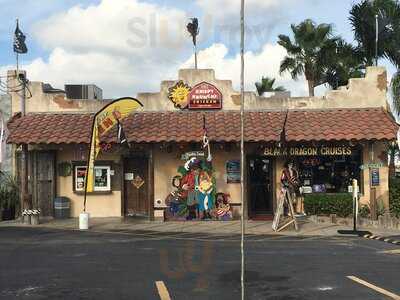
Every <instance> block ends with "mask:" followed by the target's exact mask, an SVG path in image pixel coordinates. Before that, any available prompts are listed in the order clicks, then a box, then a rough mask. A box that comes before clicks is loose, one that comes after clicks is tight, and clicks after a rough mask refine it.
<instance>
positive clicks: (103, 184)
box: [74, 166, 111, 192]
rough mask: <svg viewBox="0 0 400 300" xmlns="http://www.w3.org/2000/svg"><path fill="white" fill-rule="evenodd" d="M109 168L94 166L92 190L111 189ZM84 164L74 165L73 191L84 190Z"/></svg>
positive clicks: (102, 190) (104, 190) (103, 190)
mask: <svg viewBox="0 0 400 300" xmlns="http://www.w3.org/2000/svg"><path fill="white" fill-rule="evenodd" d="M110 171H111V168H110V167H109V166H95V167H94V189H93V190H94V191H95V192H107V191H111V177H110V173H111V172H110ZM85 175H86V166H75V186H74V188H75V191H77V192H83V191H84V190H85Z"/></svg>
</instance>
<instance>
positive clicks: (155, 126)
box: [8, 108, 398, 144]
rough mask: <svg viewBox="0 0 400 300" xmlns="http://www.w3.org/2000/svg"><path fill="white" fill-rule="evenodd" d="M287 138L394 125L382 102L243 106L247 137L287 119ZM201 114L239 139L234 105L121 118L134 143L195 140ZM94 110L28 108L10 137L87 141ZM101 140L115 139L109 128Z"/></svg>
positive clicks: (380, 132)
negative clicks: (320, 107)
mask: <svg viewBox="0 0 400 300" xmlns="http://www.w3.org/2000/svg"><path fill="white" fill-rule="evenodd" d="M286 114H287V121H286V124H285V133H286V138H285V139H286V141H288V142H291V141H296V142H300V141H305V142H308V141H345V140H352V141H362V140H393V139H395V138H396V133H397V130H398V126H397V125H396V123H395V121H394V120H393V118H392V117H391V116H390V115H389V114H388V113H387V112H386V111H385V110H384V109H383V108H363V109H326V110H290V111H265V110H263V111H246V112H245V141H246V142H276V141H279V140H280V133H281V131H282V129H283V126H284V123H285V117H286ZM203 116H205V120H206V127H207V130H208V136H209V139H210V140H211V141H213V142H238V141H240V112H238V111H217V112H211V111H207V112H200V111H180V112H137V113H134V114H132V115H131V116H129V117H128V118H126V119H125V120H124V121H123V127H124V131H125V134H126V136H127V138H128V140H129V142H132V143H157V142H199V141H200V140H201V138H202V135H203ZM92 118H93V114H86V113H82V114H78V113H75V114H72V113H71V114H67V113H31V114H27V115H26V116H24V117H19V118H18V117H15V118H13V119H12V120H11V121H10V122H9V124H8V127H9V131H10V134H9V137H8V143H13V144H79V143H89V140H90V129H91V123H92ZM104 141H105V142H115V141H116V131H115V130H114V131H110V132H109V134H108V135H107V136H106V137H105V138H104Z"/></svg>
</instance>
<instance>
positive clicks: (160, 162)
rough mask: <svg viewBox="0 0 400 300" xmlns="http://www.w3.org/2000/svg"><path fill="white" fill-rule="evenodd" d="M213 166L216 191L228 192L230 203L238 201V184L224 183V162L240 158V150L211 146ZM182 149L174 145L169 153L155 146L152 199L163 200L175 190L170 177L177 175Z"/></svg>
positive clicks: (181, 162) (181, 163)
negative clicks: (227, 149) (226, 149)
mask: <svg viewBox="0 0 400 300" xmlns="http://www.w3.org/2000/svg"><path fill="white" fill-rule="evenodd" d="M211 151H212V156H213V161H212V163H213V167H214V169H215V173H214V175H215V178H216V181H217V192H222V193H228V194H230V196H231V200H232V203H240V184H238V183H229V184H228V183H226V162H227V161H228V160H231V159H240V152H239V151H238V149H237V148H232V150H231V151H229V152H227V151H225V150H222V149H219V148H218V147H217V146H216V145H213V146H212V149H211ZM184 152H186V151H184V150H180V149H179V148H178V147H174V148H173V149H172V152H171V153H167V152H166V151H165V150H163V149H160V148H156V149H155V150H154V152H153V157H154V200H155V201H157V200H158V199H160V200H162V201H163V200H164V199H165V198H166V196H167V195H168V194H169V193H170V192H172V191H174V190H175V188H174V187H173V186H172V178H173V177H174V176H175V175H179V173H178V172H177V169H178V167H179V166H181V165H183V164H184V163H185V161H183V160H181V159H180V157H181V154H183V153H184Z"/></svg>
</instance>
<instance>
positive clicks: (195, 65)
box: [194, 44, 197, 70]
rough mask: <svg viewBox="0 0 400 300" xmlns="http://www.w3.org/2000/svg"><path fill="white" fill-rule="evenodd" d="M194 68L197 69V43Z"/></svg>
mask: <svg viewBox="0 0 400 300" xmlns="http://www.w3.org/2000/svg"><path fill="white" fill-rule="evenodd" d="M194 68H195V69H196V70H197V45H196V44H195V45H194Z"/></svg>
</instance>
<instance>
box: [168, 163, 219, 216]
mask: <svg viewBox="0 0 400 300" xmlns="http://www.w3.org/2000/svg"><path fill="white" fill-rule="evenodd" d="M178 172H179V173H180V174H181V175H177V176H175V177H174V178H173V179H172V186H173V187H174V188H176V191H174V192H171V194H170V195H168V196H167V198H166V205H167V206H168V210H167V215H166V217H167V219H168V218H170V219H171V218H172V219H175V220H185V219H186V220H199V219H202V220H204V219H211V218H212V215H213V213H212V211H213V209H214V207H215V200H214V199H215V193H216V186H215V178H214V177H213V175H212V174H213V172H212V168H211V164H210V163H209V162H207V161H206V160H203V159H197V158H190V159H189V160H187V161H186V162H185V163H184V164H183V165H182V166H180V167H179V168H178Z"/></svg>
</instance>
